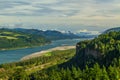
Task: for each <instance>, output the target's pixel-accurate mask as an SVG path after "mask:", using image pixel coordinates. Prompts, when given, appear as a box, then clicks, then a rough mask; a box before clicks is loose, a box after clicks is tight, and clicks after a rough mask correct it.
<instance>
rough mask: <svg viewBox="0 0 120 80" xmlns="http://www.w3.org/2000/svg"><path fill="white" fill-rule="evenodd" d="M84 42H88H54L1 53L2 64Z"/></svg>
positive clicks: (73, 40)
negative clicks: (43, 51)
mask: <svg viewBox="0 0 120 80" xmlns="http://www.w3.org/2000/svg"><path fill="white" fill-rule="evenodd" d="M83 40H86V39H65V40H57V41H52V43H50V44H47V45H44V46H40V47H34V48H25V49H17V50H6V51H0V64H2V63H9V62H16V61H19V60H20V59H21V58H22V57H24V56H27V55H30V54H32V53H35V52H39V51H42V50H47V49H50V48H54V47H58V46H62V45H68V46H75V45H76V43H77V42H79V41H83Z"/></svg>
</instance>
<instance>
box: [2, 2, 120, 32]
mask: <svg viewBox="0 0 120 80" xmlns="http://www.w3.org/2000/svg"><path fill="white" fill-rule="evenodd" d="M6 24H7V25H10V26H9V27H25V28H39V29H59V30H67V29H69V30H73V31H77V30H80V29H88V30H104V29H107V28H110V27H117V26H120V0H0V25H6ZM18 24H19V26H16V25H18Z"/></svg>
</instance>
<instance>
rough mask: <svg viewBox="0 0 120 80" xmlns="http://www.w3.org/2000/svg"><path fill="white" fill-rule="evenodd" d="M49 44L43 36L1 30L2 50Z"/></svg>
mask: <svg viewBox="0 0 120 80" xmlns="http://www.w3.org/2000/svg"><path fill="white" fill-rule="evenodd" d="M49 42H50V41H49V40H47V39H46V38H44V37H43V36H37V35H32V34H27V33H22V32H17V31H12V30H10V29H0V50H6V49H17V48H26V47H33V46H41V45H44V44H46V43H49Z"/></svg>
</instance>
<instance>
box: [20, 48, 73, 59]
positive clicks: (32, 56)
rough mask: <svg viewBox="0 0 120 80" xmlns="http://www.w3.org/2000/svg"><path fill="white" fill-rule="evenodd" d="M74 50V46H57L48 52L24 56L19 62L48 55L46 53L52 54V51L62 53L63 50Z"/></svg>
mask: <svg viewBox="0 0 120 80" xmlns="http://www.w3.org/2000/svg"><path fill="white" fill-rule="evenodd" d="M74 48H75V46H59V47H55V48H51V49H48V50H43V51H40V52H35V53H32V54H30V55H27V56H24V57H23V58H21V59H20V60H21V61H23V60H28V59H31V58H36V57H39V56H41V55H42V54H44V53H48V52H52V51H56V50H59V51H63V50H69V49H74Z"/></svg>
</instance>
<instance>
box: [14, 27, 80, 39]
mask: <svg viewBox="0 0 120 80" xmlns="http://www.w3.org/2000/svg"><path fill="white" fill-rule="evenodd" d="M13 30H14V31H19V32H24V33H29V34H35V35H38V36H44V37H45V38H47V39H49V40H59V39H73V38H80V37H79V36H77V35H75V34H74V33H71V32H70V31H69V32H68V33H62V32H60V31H56V30H46V31H42V30H37V29H22V28H16V29H13Z"/></svg>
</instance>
